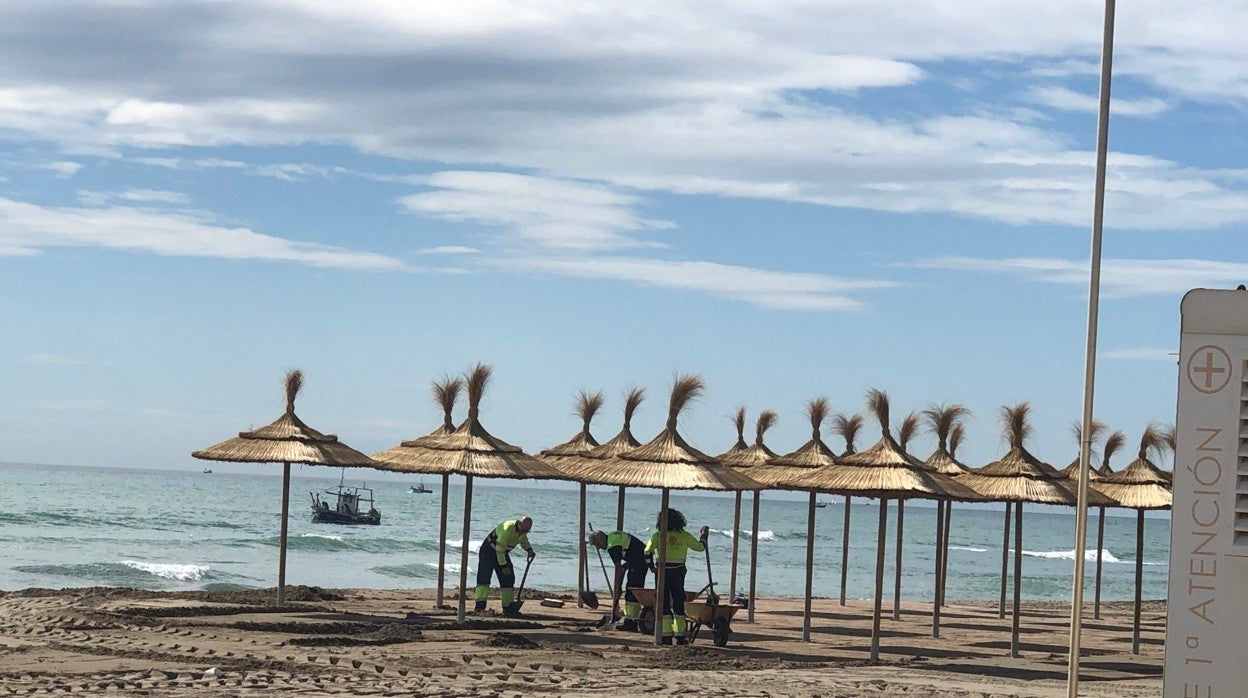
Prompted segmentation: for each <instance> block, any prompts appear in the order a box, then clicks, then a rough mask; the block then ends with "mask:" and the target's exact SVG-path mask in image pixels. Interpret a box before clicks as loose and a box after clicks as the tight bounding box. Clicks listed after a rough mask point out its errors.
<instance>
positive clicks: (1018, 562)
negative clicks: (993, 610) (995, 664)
mask: <svg viewBox="0 0 1248 698" xmlns="http://www.w3.org/2000/svg"><path fill="white" fill-rule="evenodd" d="M1022 584H1023V503H1022V502H1021V501H1019V502H1015V504H1014V621H1013V623H1012V624H1011V626H1010V656H1011V657H1014V658H1015V659H1017V658H1018V656H1019V654H1018V621H1019V616H1020V615H1021V613H1022V604H1021V603H1020V595H1021V593H1022V589H1023V587H1022Z"/></svg>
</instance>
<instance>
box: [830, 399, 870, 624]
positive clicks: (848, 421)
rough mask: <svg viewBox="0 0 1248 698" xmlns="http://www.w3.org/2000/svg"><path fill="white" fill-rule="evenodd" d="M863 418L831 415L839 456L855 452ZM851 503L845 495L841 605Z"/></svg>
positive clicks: (846, 580)
mask: <svg viewBox="0 0 1248 698" xmlns="http://www.w3.org/2000/svg"><path fill="white" fill-rule="evenodd" d="M863 423H864V420H863V418H862V415H860V414H854V415H843V414H837V415H833V417H832V433H833V434H836V435H837V436H840V437H841V438H843V439H845V450H844V451H842V452H841V456H842V457H843V456H848V455H851V454H853V453H857V450H856V449H855V448H854V440H855V439H857V438H858V432H860V431H862V425H863ZM851 504H852V498H851V497H850V496H849V495H845V511H844V515H845V520H844V522H843V523H842V524H841V605H842V606H844V605H845V589H846V587H847V586H848V582H849V512H850V506H851Z"/></svg>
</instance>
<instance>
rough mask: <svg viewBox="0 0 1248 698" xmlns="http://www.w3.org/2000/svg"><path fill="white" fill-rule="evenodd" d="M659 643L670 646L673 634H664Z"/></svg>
mask: <svg viewBox="0 0 1248 698" xmlns="http://www.w3.org/2000/svg"><path fill="white" fill-rule="evenodd" d="M659 644H660V645H668V646H670V645H671V644H672V636H671V635H664V636H663V638H662V639H660V640H659Z"/></svg>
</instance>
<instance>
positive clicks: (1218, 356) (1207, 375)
mask: <svg viewBox="0 0 1248 698" xmlns="http://www.w3.org/2000/svg"><path fill="white" fill-rule="evenodd" d="M1187 380H1188V382H1189V383H1191V384H1192V387H1193V388H1195V389H1197V390H1199V391H1200V392H1202V393H1205V394H1206V395H1212V394H1213V393H1216V392H1219V391H1221V390H1222V389H1223V388H1225V387H1226V384H1227V383H1230V382H1231V357H1230V355H1229V354H1227V353H1226V350H1224V349H1223V348H1222V347H1219V346H1216V345H1213V344H1206V345H1204V346H1202V347H1197V349H1196V351H1193V352H1192V354H1191V356H1189V357H1188V359H1187Z"/></svg>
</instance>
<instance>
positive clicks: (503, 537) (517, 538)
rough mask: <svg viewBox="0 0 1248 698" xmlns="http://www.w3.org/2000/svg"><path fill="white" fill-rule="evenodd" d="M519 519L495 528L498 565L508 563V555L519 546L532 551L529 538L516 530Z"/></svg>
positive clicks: (495, 548)
mask: <svg viewBox="0 0 1248 698" xmlns="http://www.w3.org/2000/svg"><path fill="white" fill-rule="evenodd" d="M517 521H518V519H512V520H510V521H504V522H502V523H501V524H499V525H497V526H495V527H494V552H495V554H496V555H497V556H498V564H499V565H504V564H506V563H507V553H509V552H511V549H512V548H514V547H516V546H517V545H518V546H520V547H521V548H524V549H525V550H532V549H533V547H532V546H531V545H529V537H528V536H527V535H525V534H523V533H521V532H520V531H518V530H517V529H516V522H517Z"/></svg>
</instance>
